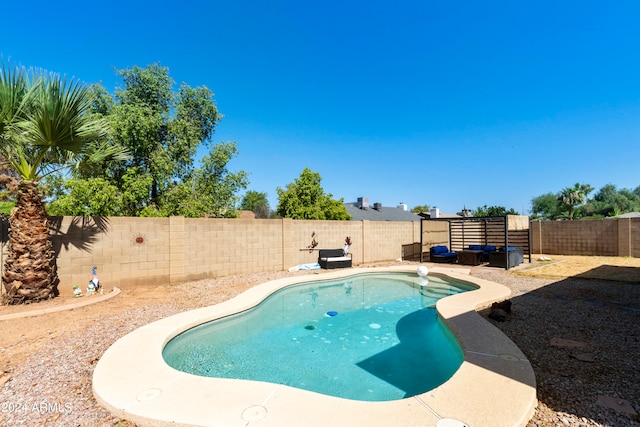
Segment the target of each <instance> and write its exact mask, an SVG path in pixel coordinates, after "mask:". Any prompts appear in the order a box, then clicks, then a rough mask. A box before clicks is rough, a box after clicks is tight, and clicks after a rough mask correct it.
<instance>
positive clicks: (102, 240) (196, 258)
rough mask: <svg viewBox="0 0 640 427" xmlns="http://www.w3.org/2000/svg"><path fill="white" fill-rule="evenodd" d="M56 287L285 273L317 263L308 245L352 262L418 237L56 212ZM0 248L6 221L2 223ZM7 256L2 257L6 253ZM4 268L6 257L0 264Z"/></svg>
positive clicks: (355, 228) (393, 228) (372, 228)
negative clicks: (343, 254) (346, 254)
mask: <svg viewBox="0 0 640 427" xmlns="http://www.w3.org/2000/svg"><path fill="white" fill-rule="evenodd" d="M51 222H52V240H53V242H54V248H55V250H56V253H57V254H58V257H57V265H58V275H59V278H60V286H59V288H60V290H61V291H62V292H70V291H71V289H72V288H73V286H74V285H78V286H80V287H81V288H83V289H84V288H85V287H86V285H87V284H88V282H89V278H90V274H91V269H92V266H96V267H97V269H98V275H99V277H100V279H101V280H102V281H103V283H105V285H106V286H107V287H108V288H110V287H113V286H117V287H127V286H136V285H140V284H170V283H179V282H184V281H189V280H197V279H202V278H213V277H224V276H230V275H234V274H245V273H258V272H268V271H282V270H286V269H288V268H289V267H292V266H296V265H299V264H306V263H312V262H317V259H318V252H317V251H309V250H307V249H306V248H307V247H308V246H309V245H310V244H311V234H312V233H313V232H315V233H316V241H317V242H318V246H317V248H316V249H319V248H342V247H343V246H344V244H345V238H346V237H347V236H349V237H351V241H352V245H351V248H350V251H351V253H352V254H353V261H354V264H356V265H357V264H362V263H369V262H376V261H386V260H395V259H397V258H400V257H401V256H402V246H403V245H407V244H413V243H415V242H419V241H420V224H419V222H415V223H412V222H379V223H378V222H371V221H302V220H291V219H272V220H262V219H259V220H256V219H205V218H200V219H190V218H184V217H171V218H131V217H108V218H90V217H85V218H81V217H53V218H51ZM2 231H3V235H2V253H3V254H6V242H7V227H6V222H5V223H4V224H3V228H2ZM3 256H4V255H3ZM0 265H2V266H3V263H2V262H0Z"/></svg>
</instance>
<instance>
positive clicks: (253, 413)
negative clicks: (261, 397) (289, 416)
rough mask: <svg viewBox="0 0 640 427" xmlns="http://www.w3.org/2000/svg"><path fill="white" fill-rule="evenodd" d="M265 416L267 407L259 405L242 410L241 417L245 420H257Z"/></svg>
mask: <svg viewBox="0 0 640 427" xmlns="http://www.w3.org/2000/svg"><path fill="white" fill-rule="evenodd" d="M266 416H267V408H265V407H264V406H260V405H255V406H250V407H248V408H247V409H245V410H244V411H242V419H243V420H245V421H258V420H261V419H263V418H264V417H266Z"/></svg>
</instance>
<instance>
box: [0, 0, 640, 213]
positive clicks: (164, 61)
mask: <svg viewBox="0 0 640 427" xmlns="http://www.w3.org/2000/svg"><path fill="white" fill-rule="evenodd" d="M28 6H29V7H28V8H25V4H23V3H20V2H10V3H9V4H5V5H3V7H2V11H3V20H2V21H3V22H2V25H1V26H0V54H1V55H2V57H4V59H5V60H6V59H10V60H11V62H12V63H14V64H20V65H24V66H27V67H30V66H35V67H42V68H46V69H48V70H50V71H55V72H59V73H61V74H66V75H67V76H72V77H75V78H77V79H80V80H82V81H84V82H87V83H94V82H102V83H103V84H104V86H105V87H106V88H107V90H109V91H111V92H113V91H114V89H115V87H116V84H117V83H118V82H119V80H118V78H117V76H116V75H115V73H114V71H113V70H114V67H115V68H118V69H123V68H128V67H131V66H133V65H138V66H141V67H144V66H146V65H148V64H151V63H154V62H159V63H160V64H161V65H163V66H166V67H168V68H169V70H170V74H171V77H172V78H173V79H174V80H175V81H176V83H177V84H179V83H181V82H186V83H187V84H189V85H191V86H201V85H205V86H207V87H208V88H210V89H211V90H212V91H213V92H214V93H215V100H216V103H217V105H218V109H219V110H220V112H221V113H222V114H224V118H223V119H222V121H221V123H220V125H219V127H218V129H217V132H216V134H215V136H214V139H213V142H219V141H236V142H237V143H238V148H239V151H240V152H239V155H238V157H237V158H236V159H234V160H233V161H232V162H231V163H230V165H229V166H230V169H232V170H239V169H243V170H245V171H247V172H249V174H250V181H251V183H250V185H249V188H248V189H250V190H255V191H260V192H266V193H267V194H268V197H269V201H270V203H271V205H272V206H271V207H272V208H275V207H276V203H277V195H276V187H285V186H286V184H288V183H290V182H293V180H294V179H295V178H297V177H298V176H299V175H300V172H301V171H302V170H303V169H304V168H305V167H309V168H310V169H311V170H313V171H314V172H319V173H320V175H321V176H322V185H323V188H324V189H325V191H326V192H328V193H331V194H332V195H333V196H334V197H335V198H344V200H345V201H355V200H356V198H357V197H359V196H364V197H368V198H369V201H370V202H371V203H374V202H380V203H382V204H383V205H384V206H395V205H397V204H398V203H400V202H404V203H407V204H408V205H409V207H410V208H411V207H413V206H415V205H419V204H420V205H421V204H429V205H431V206H437V207H439V208H440V210H441V211H442V212H446V213H453V212H457V211H460V210H461V209H462V208H463V207H464V206H466V207H468V208H471V209H475V208H477V207H478V206H483V205H485V204H486V205H489V206H491V205H498V206H505V207H507V208H514V209H516V210H517V211H519V212H524V213H528V212H529V209H530V205H531V199H532V198H534V197H536V196H539V195H542V194H544V193H548V192H553V193H556V192H558V191H560V190H561V189H562V188H564V187H569V186H572V185H573V184H574V183H576V182H580V183H586V184H590V185H592V186H593V187H595V188H596V189H599V188H601V187H602V186H603V185H605V184H608V183H611V184H614V185H616V186H617V187H618V188H619V189H620V188H631V189H633V188H636V187H637V186H639V185H640V173H639V166H640V164H639V160H640V145H639V137H640V74H639V71H640V26H639V25H638V16H640V3H638V2H637V1H615V2H608V3H605V2H602V1H589V0H587V1H535V2H518V1H473V2H472V1H455V2H451V1H428V0H421V1H397V2H390V1H387V2H381V1H347V0H342V1H333V0H329V1H321V2H320V1H307V0H304V1H301V0H297V1H294V0H290V1H278V0H270V1H261V2H258V1H242V0H238V1H232V0H229V1H223V2H221V1H214V0H212V1H190V0H182V1H153V2H152V1H135V0H128V1H126V2H125V1H122V0H112V1H108V2H86V1H76V2H73V1H68V0H62V1H58V2H54V3H51V2H44V1H40V0H35V1H32V2H29V3H28ZM176 87H177V86H176Z"/></svg>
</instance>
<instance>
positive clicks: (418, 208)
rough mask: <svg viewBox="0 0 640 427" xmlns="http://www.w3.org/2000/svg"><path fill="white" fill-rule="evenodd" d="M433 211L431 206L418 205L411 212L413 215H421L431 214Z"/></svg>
mask: <svg viewBox="0 0 640 427" xmlns="http://www.w3.org/2000/svg"><path fill="white" fill-rule="evenodd" d="M430 211H431V207H430V206H429V205H417V206H414V207H413V209H411V212H413V213H416V214H417V213H421V212H430Z"/></svg>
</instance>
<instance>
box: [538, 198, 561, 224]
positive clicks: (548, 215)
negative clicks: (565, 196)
mask: <svg viewBox="0 0 640 427" xmlns="http://www.w3.org/2000/svg"><path fill="white" fill-rule="evenodd" d="M562 215H563V213H562V206H561V205H560V202H559V201H558V196H557V195H556V194H553V193H546V194H543V195H541V196H538V197H534V198H533V199H532V200H531V218H532V219H542V220H555V219H559V218H562Z"/></svg>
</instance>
